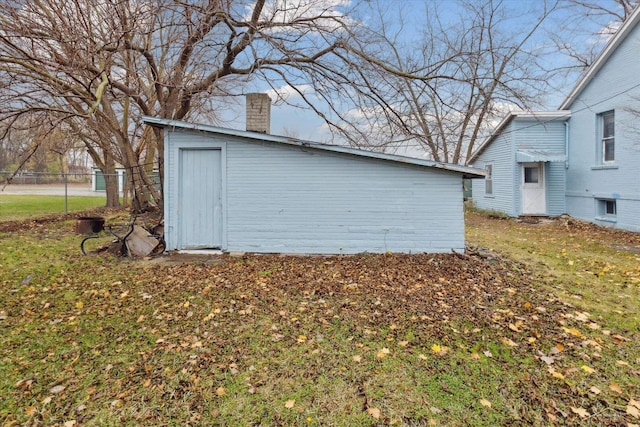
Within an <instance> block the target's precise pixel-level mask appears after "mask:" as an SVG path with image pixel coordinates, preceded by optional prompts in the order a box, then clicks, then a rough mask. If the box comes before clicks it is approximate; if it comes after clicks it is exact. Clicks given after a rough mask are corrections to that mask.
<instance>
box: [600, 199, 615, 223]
mask: <svg viewBox="0 0 640 427" xmlns="http://www.w3.org/2000/svg"><path fill="white" fill-rule="evenodd" d="M597 203H598V207H597V214H598V218H597V219H599V220H603V221H615V220H616V216H617V215H618V209H617V206H616V201H615V200H611V199H598V200H597Z"/></svg>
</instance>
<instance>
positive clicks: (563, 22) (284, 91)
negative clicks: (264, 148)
mask: <svg viewBox="0 0 640 427" xmlns="http://www.w3.org/2000/svg"><path fill="white" fill-rule="evenodd" d="M280 1H284V0H280ZM288 1H292V0H288ZM296 1H307V0H296ZM314 1H315V2H325V3H326V4H325V5H326V6H329V7H332V6H335V7H337V8H338V10H339V9H340V8H341V7H345V5H347V4H349V1H348V0H314ZM374 1H375V0H374ZM379 1H385V0H379ZM388 1H391V0H388ZM594 1H599V2H600V3H601V4H602V5H603V6H607V7H613V5H614V1H613V0H594ZM400 4H401V10H402V11H403V12H404V15H403V19H404V23H405V24H404V27H403V36H402V37H405V38H406V39H407V40H411V39H412V38H415V37H418V36H419V34H420V31H421V30H422V29H423V27H424V26H423V23H422V22H421V19H422V17H423V16H424V15H423V13H424V11H421V9H423V8H432V7H434V6H435V5H436V4H437V6H438V10H439V14H440V15H439V17H440V18H441V19H443V20H446V19H455V16H456V14H457V13H458V12H459V10H457V9H456V6H455V5H454V2H451V1H449V2H445V1H440V0H404V1H403V2H402V3H400ZM503 4H504V6H505V7H506V8H508V9H509V11H510V13H511V14H512V16H510V19H509V21H508V22H509V25H510V26H511V28H510V29H511V30H515V31H516V32H517V31H519V30H520V29H521V28H528V27H530V26H531V25H532V22H533V19H534V17H535V16H537V15H539V14H540V13H541V11H542V8H543V5H544V1H543V0H504V1H503ZM366 6H367V4H366V3H363V7H366ZM408 6H410V7H408ZM416 11H419V12H416ZM360 12H361V13H360V15H361V16H362V17H364V18H361V19H363V20H366V16H367V13H366V10H360ZM579 18H580V19H579ZM362 22H364V23H365V24H367V23H366V21H362ZM611 25H615V23H612V21H611V17H610V16H596V15H594V16H591V17H589V18H586V19H583V17H579V16H578V15H577V12H576V10H575V9H569V8H560V9H559V10H558V11H557V12H555V13H554V14H553V15H552V16H551V17H550V18H549V19H548V20H547V21H546V22H545V24H544V25H543V27H542V28H541V29H540V30H539V31H538V32H537V33H536V36H535V37H534V38H533V39H532V40H533V42H532V44H531V46H529V48H531V49H541V50H545V52H547V56H546V65H547V66H549V67H551V66H557V65H559V64H568V63H569V59H568V58H567V56H566V55H565V54H562V53H560V52H559V51H558V50H557V48H555V45H554V44H553V43H551V38H552V37H557V38H558V39H560V40H562V41H563V42H566V43H567V45H568V46H575V47H576V49H577V50H585V49H595V50H596V51H597V50H599V49H601V48H602V47H603V46H604V44H605V42H606V37H603V36H597V35H594V34H597V33H598V32H599V31H600V30H603V29H608V28H609V27H610V26H611ZM508 30H509V28H508ZM578 48H579V49H578ZM580 74H581V70H577V69H575V70H573V71H572V72H570V73H569V74H568V75H567V76H566V77H565V78H564V79H558V81H557V82H555V86H557V88H556V90H553V91H550V93H549V96H548V97H547V98H546V99H545V100H544V102H543V103H542V105H540V106H539V108H537V109H538V110H555V109H557V107H558V106H559V105H560V104H561V103H562V101H563V99H564V97H565V96H566V95H567V94H568V93H569V91H570V90H571V88H572V87H573V85H574V84H575V82H576V81H577V79H578V78H579V76H580ZM300 85H301V86H304V82H300ZM244 91H245V92H266V93H268V94H269V95H270V96H271V98H272V99H273V100H274V104H273V105H272V107H271V133H272V134H275V135H286V136H291V137H295V138H299V139H304V140H310V141H318V142H331V133H330V132H329V130H328V128H327V126H326V124H324V122H323V120H322V119H321V118H319V117H317V116H316V115H315V113H313V112H312V111H310V110H308V109H305V108H296V107H294V106H292V105H289V104H299V105H302V103H301V99H300V97H299V96H298V95H296V94H295V93H294V92H293V91H292V90H291V88H290V87H281V88H278V90H277V91H278V92H279V93H280V94H281V97H284V98H285V99H286V100H287V102H283V101H282V99H279V97H278V96H277V94H276V91H275V90H274V89H272V88H270V87H269V86H268V85H267V84H265V83H261V82H253V83H252V84H250V85H249V86H248V87H246V88H245V89H244ZM238 101H239V102H238V105H237V107H236V108H235V109H232V110H230V111H229V112H228V113H226V114H225V115H224V116H223V117H222V120H223V121H224V124H223V125H224V126H225V127H230V128H235V129H244V126H245V121H244V102H243V99H242V98H241V97H239V98H238ZM408 154H409V155H415V153H408Z"/></svg>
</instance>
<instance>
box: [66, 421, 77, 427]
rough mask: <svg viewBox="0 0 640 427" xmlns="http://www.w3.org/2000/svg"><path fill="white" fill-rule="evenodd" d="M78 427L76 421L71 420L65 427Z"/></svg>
mask: <svg viewBox="0 0 640 427" xmlns="http://www.w3.org/2000/svg"><path fill="white" fill-rule="evenodd" d="M74 425H76V420H69V421H66V422H65V423H64V427H73V426H74Z"/></svg>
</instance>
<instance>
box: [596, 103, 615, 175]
mask: <svg viewBox="0 0 640 427" xmlns="http://www.w3.org/2000/svg"><path fill="white" fill-rule="evenodd" d="M607 117H611V120H612V125H613V126H612V132H611V134H608V133H607V127H606V126H605V119H606V118H607ZM598 121H599V127H600V130H599V133H600V155H601V156H602V157H601V160H602V161H601V163H603V164H612V163H615V161H616V137H615V134H616V133H615V121H616V116H615V111H614V110H611V111H605V112H604V113H600V114H598ZM609 144H611V145H612V146H613V147H612V148H613V150H612V151H613V158H612V159H607V146H608V145H609Z"/></svg>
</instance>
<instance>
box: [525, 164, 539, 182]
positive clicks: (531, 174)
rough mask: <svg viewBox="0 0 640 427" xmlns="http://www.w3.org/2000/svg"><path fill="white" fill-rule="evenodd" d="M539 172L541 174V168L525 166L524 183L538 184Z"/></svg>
mask: <svg viewBox="0 0 640 427" xmlns="http://www.w3.org/2000/svg"><path fill="white" fill-rule="evenodd" d="M539 172H540V168H539V167H538V166H525V168H524V183H525V184H537V183H538V182H539V180H540V176H539Z"/></svg>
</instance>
